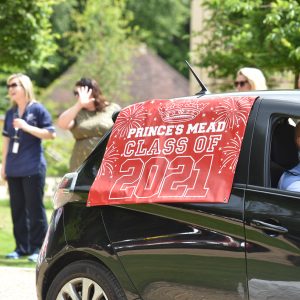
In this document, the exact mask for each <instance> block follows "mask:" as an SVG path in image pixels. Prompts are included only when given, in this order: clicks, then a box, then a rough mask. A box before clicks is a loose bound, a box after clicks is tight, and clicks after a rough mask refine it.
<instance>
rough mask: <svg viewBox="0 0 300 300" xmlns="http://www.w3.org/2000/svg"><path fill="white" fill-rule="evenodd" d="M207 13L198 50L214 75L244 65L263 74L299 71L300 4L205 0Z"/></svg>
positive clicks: (278, 0)
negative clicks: (257, 69) (260, 70)
mask: <svg viewBox="0 0 300 300" xmlns="http://www.w3.org/2000/svg"><path fill="white" fill-rule="evenodd" d="M204 6H205V7H206V8H207V9H208V11H209V13H208V14H207V15H209V16H208V17H207V19H206V27H205V29H204V31H203V33H202V34H201V36H202V40H203V42H202V44H201V45H200V48H199V49H198V54H199V57H201V66H203V67H208V68H209V71H210V74H211V75H212V76H213V77H224V76H228V75H233V74H235V73H236V71H237V70H238V69H239V68H240V67H243V66H253V67H258V68H261V69H262V70H263V71H264V72H265V73H267V74H270V73H272V72H284V71H292V72H293V73H294V74H295V76H297V75H298V73H299V71H300V34H299V33H300V3H299V1H296V0H249V1H239V0H222V1H221V0H206V1H204Z"/></svg>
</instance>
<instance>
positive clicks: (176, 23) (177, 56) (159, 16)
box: [126, 0, 191, 76]
mask: <svg viewBox="0 0 300 300" xmlns="http://www.w3.org/2000/svg"><path fill="white" fill-rule="evenodd" d="M126 2H127V4H126V7H127V9H128V10H129V11H131V12H132V13H133V16H132V18H131V21H130V25H131V26H132V27H133V28H135V30H137V32H138V36H139V39H140V40H141V41H143V42H145V43H146V44H147V45H148V46H150V47H151V48H152V49H154V50H156V51H157V52H158V54H159V55H160V56H162V57H163V58H165V59H166V60H167V61H168V62H169V63H170V64H171V65H172V66H174V67H175V68H176V69H177V70H180V71H181V72H183V73H184V74H185V75H186V76H188V69H187V68H186V65H185V62H184V61H185V60H186V59H188V53H189V38H188V35H189V22H190V2H191V1H190V0H164V1H161V0H147V1H136V0H127V1H126Z"/></svg>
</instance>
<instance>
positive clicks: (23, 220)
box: [1, 74, 55, 262]
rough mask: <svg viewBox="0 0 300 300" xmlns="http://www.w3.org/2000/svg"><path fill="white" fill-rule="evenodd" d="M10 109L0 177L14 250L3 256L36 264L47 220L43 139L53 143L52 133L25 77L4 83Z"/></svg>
mask: <svg viewBox="0 0 300 300" xmlns="http://www.w3.org/2000/svg"><path fill="white" fill-rule="evenodd" d="M7 90H8V95H9V98H10V100H11V103H12V107H11V108H10V109H9V110H8V111H7V112H6V114H5V120H4V127H3V131H2V136H3V148H2V168H1V176H2V178H3V179H4V180H7V183H8V190H9V196H10V206H11V213H12V220H13V232H14V237H15V241H16V248H15V250H14V251H13V252H11V253H9V254H7V255H6V258H8V259H18V258H20V257H21V256H24V255H30V256H29V257H28V259H29V260H30V261H33V262H35V261H36V260H37V257H38V253H39V250H40V248H41V246H42V243H43V240H44V237H45V234H46V231H47V226H48V225H47V218H46V214H45V208H44V204H43V196H44V185H45V175H46V161H45V158H44V154H43V148H42V143H41V140H42V139H53V138H54V137H55V130H54V127H53V125H52V120H51V116H50V114H49V112H48V111H47V110H46V108H45V107H44V106H43V105H42V104H41V103H38V102H37V101H36V100H35V99H34V93H33V87H32V83H31V80H30V78H29V77H28V76H26V75H24V74H13V75H11V76H10V77H9V78H8V79H7Z"/></svg>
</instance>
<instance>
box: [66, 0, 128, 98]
mask: <svg viewBox="0 0 300 300" xmlns="http://www.w3.org/2000/svg"><path fill="white" fill-rule="evenodd" d="M73 17H74V22H75V23H76V24H77V29H76V31H74V32H73V33H70V43H71V44H72V46H73V51H74V52H75V53H77V55H78V57H79V59H78V61H79V64H80V65H81V70H80V72H81V74H82V76H87V77H93V78H95V79H97V80H98V81H99V82H100V85H101V87H103V90H104V93H105V94H106V95H108V96H109V98H113V95H114V93H115V91H116V89H118V90H119V91H120V90H123V91H124V97H126V88H127V82H125V81H124V78H125V75H126V74H128V72H129V71H130V63H129V62H130V56H131V50H132V49H131V47H132V45H133V41H132V40H131V39H130V37H129V36H130V30H129V29H128V16H127V14H126V13H125V6H124V1H123V0H101V1H98V0H87V1H86V6H85V9H84V11H83V13H80V12H77V13H76V12H74V15H73Z"/></svg>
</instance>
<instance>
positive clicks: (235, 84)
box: [234, 80, 248, 87]
mask: <svg viewBox="0 0 300 300" xmlns="http://www.w3.org/2000/svg"><path fill="white" fill-rule="evenodd" d="M247 83H248V81H247V80H243V81H235V82H234V86H235V87H238V86H240V87H244V86H245V85H246V84H247Z"/></svg>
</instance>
